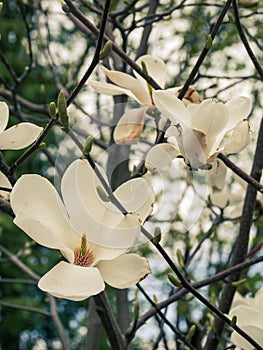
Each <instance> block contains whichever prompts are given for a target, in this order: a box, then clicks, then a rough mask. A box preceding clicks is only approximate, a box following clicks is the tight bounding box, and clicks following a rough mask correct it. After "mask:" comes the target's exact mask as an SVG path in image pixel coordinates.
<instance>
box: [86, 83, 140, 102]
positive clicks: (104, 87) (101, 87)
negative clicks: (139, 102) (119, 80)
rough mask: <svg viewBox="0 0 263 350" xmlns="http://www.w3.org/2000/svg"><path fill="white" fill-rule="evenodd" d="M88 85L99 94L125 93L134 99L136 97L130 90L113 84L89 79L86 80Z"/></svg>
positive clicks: (113, 94)
mask: <svg viewBox="0 0 263 350" xmlns="http://www.w3.org/2000/svg"><path fill="white" fill-rule="evenodd" d="M88 85H90V86H91V87H92V88H93V89H94V90H95V91H96V92H97V93H99V94H104V95H110V96H115V95H127V96H130V97H132V98H134V99H137V98H136V96H135V95H134V94H133V93H132V92H131V91H130V90H127V89H124V88H121V87H119V86H117V85H114V84H110V83H103V82H100V81H95V80H90V81H88Z"/></svg>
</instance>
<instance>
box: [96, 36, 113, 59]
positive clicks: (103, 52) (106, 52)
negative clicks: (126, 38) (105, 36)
mask: <svg viewBox="0 0 263 350" xmlns="http://www.w3.org/2000/svg"><path fill="white" fill-rule="evenodd" d="M111 49H112V42H111V41H110V40H108V41H107V42H106V44H105V45H104V47H103V49H102V50H101V52H100V56H99V59H100V60H104V59H105V58H107V57H108V56H109V54H110V53H111Z"/></svg>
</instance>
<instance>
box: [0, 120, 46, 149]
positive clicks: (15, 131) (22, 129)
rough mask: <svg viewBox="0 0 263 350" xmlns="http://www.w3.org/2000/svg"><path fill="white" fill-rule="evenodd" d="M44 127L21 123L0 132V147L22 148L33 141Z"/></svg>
mask: <svg viewBox="0 0 263 350" xmlns="http://www.w3.org/2000/svg"><path fill="white" fill-rule="evenodd" d="M42 130H43V128H41V127H39V126H37V125H34V124H31V123H20V124H17V125H14V126H12V127H11V128H9V129H7V130H5V131H3V132H2V133H0V149H14V150H16V149H21V148H25V147H27V146H29V145H31V143H33V142H34V141H35V140H36V139H37V138H38V136H39V134H40V133H41V131H42Z"/></svg>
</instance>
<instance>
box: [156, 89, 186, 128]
mask: <svg viewBox="0 0 263 350" xmlns="http://www.w3.org/2000/svg"><path fill="white" fill-rule="evenodd" d="M153 101H154V104H155V106H156V108H157V109H158V110H159V111H160V112H161V113H162V115H163V116H164V117H166V118H169V119H170V120H171V121H172V122H173V123H175V124H177V123H179V122H180V123H182V124H185V125H187V126H190V114H189V113H188V111H187V108H186V107H185V105H184V103H183V102H182V101H181V100H179V99H178V98H177V97H176V96H175V95H174V94H172V93H171V92H169V91H162V90H157V91H153Z"/></svg>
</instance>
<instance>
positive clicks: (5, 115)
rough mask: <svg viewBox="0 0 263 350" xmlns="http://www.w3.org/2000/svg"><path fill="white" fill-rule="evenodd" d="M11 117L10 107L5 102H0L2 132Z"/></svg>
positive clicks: (0, 126) (0, 129)
mask: <svg viewBox="0 0 263 350" xmlns="http://www.w3.org/2000/svg"><path fill="white" fill-rule="evenodd" d="M8 119H9V108H8V105H7V104H6V103H5V102H0V132H2V131H4V130H5V128H6V126H7V123H8Z"/></svg>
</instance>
